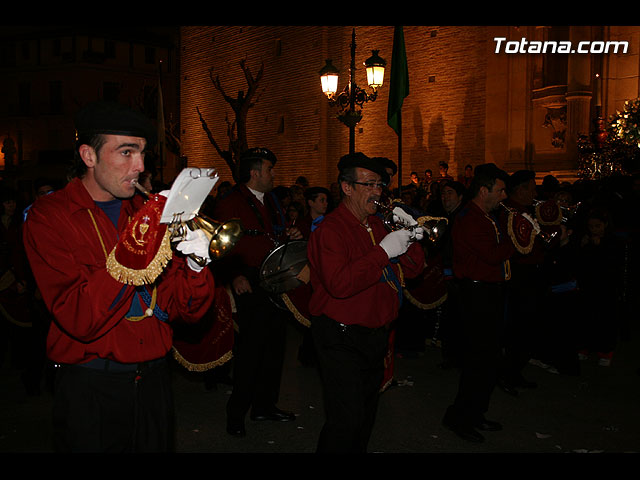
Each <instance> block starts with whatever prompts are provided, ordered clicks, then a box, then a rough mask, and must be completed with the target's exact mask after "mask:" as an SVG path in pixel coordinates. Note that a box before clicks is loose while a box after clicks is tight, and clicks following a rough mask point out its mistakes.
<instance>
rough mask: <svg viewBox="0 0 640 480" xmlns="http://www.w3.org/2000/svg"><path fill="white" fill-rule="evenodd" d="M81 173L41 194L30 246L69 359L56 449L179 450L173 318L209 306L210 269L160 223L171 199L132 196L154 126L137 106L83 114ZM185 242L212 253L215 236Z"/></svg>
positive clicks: (53, 353) (96, 108) (27, 230)
mask: <svg viewBox="0 0 640 480" xmlns="http://www.w3.org/2000/svg"><path fill="white" fill-rule="evenodd" d="M76 127H77V132H78V138H77V144H76V145H77V151H76V161H77V167H78V171H77V173H76V176H75V178H73V179H72V180H71V181H70V182H69V183H68V184H67V186H66V187H65V188H63V189H61V190H58V191H56V192H54V193H52V194H51V195H47V196H45V197H42V198H40V199H38V200H37V201H36V202H35V203H34V204H33V206H32V207H31V209H30V211H29V213H28V216H27V219H26V222H25V226H24V243H25V248H26V252H27V255H28V258H29V261H30V264H31V268H32V270H33V274H34V277H35V280H36V282H37V284H38V287H39V289H40V291H41V292H42V297H43V299H44V302H45V304H46V306H47V308H48V309H49V310H50V311H51V312H52V314H53V317H54V320H53V322H52V324H51V327H50V330H49V333H48V338H47V356H48V357H49V359H51V360H52V361H53V362H55V363H56V364H58V365H59V368H58V369H57V371H56V379H55V380H56V386H55V397H54V405H53V419H54V431H53V440H54V447H55V449H56V451H63V452H70V451H75V452H77V451H82V452H159V451H171V450H172V448H173V446H172V441H173V430H172V422H173V418H172V417H173V410H172V409H173V407H172V405H173V400H172V394H171V384H170V377H169V373H170V372H169V365H168V364H167V362H166V359H165V357H166V355H167V353H168V352H169V349H170V348H171V343H172V329H171V325H170V324H171V322H172V321H174V320H177V319H181V320H183V321H189V322H194V321H197V320H198V319H200V318H201V317H202V316H203V315H204V314H205V312H206V311H207V309H208V308H209V306H210V305H211V295H210V292H211V291H212V289H213V277H212V275H211V272H210V271H209V269H208V268H203V267H201V266H199V265H196V264H194V263H190V262H189V260H187V259H186V258H185V257H183V256H182V255H181V254H178V253H173V252H172V249H171V246H170V242H169V240H168V233H167V232H166V226H164V225H161V224H160V223H159V218H160V214H161V213H162V205H163V203H164V201H165V200H166V197H164V196H162V195H157V196H154V197H153V198H151V199H149V200H145V199H143V197H141V196H139V195H135V196H134V192H135V191H136V189H135V182H136V180H137V179H138V176H139V174H140V173H141V172H142V171H143V170H144V157H145V152H146V151H147V149H148V148H149V146H150V145H151V144H152V143H153V141H154V137H155V133H154V132H155V128H154V127H153V126H152V124H151V122H149V120H148V119H146V117H144V116H143V115H141V114H139V113H137V112H135V111H132V110H130V109H128V108H125V107H122V106H119V105H114V104H108V103H103V102H97V103H93V104H90V105H88V106H87V107H85V108H83V109H82V110H81V111H80V112H79V114H78V116H77V118H76ZM195 237H196V239H195V240H193V239H192V238H189V239H185V240H184V241H182V242H180V244H179V245H178V248H179V250H182V251H184V252H185V253H191V252H197V253H198V255H201V256H203V257H205V258H208V253H207V252H208V242H206V241H205V242H203V241H201V240H199V239H197V235H196V236H195Z"/></svg>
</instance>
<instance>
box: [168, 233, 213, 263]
mask: <svg viewBox="0 0 640 480" xmlns="http://www.w3.org/2000/svg"><path fill="white" fill-rule="evenodd" d="M185 230H186V231H187V234H186V237H185V239H184V240H182V241H181V242H180V243H178V244H177V245H176V250H178V251H179V252H181V253H183V254H184V255H186V256H187V265H189V268H190V269H191V270H194V271H196V272H199V271H201V270H202V269H203V268H204V267H205V266H206V265H208V264H209V263H210V262H211V257H210V256H209V243H210V242H209V239H208V238H207V236H206V235H205V234H204V232H203V231H202V230H195V231H193V230H190V229H188V228H186V229H185ZM190 254H194V255H196V256H198V257H200V258H202V259H204V261H205V262H204V265H199V264H198V262H196V261H195V260H194V259H193V258H191V257H190V256H189V255H190Z"/></svg>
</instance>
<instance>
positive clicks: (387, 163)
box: [372, 157, 398, 175]
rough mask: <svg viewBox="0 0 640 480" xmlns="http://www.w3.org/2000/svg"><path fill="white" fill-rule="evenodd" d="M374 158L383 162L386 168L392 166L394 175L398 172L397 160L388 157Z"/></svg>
mask: <svg viewBox="0 0 640 480" xmlns="http://www.w3.org/2000/svg"><path fill="white" fill-rule="evenodd" d="M372 160H376V161H378V162H381V163H382V165H383V166H384V168H390V169H391V170H392V171H393V172H392V175H395V174H396V173H397V172H398V166H397V165H396V162H394V161H393V160H391V159H390V158H387V157H373V158H372Z"/></svg>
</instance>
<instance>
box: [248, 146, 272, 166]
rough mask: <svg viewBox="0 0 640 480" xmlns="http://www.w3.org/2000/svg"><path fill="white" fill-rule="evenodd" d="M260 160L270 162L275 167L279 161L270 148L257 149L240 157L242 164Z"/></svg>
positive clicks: (249, 150) (250, 150)
mask: <svg viewBox="0 0 640 480" xmlns="http://www.w3.org/2000/svg"><path fill="white" fill-rule="evenodd" d="M258 158H259V159H262V160H269V161H270V162H271V163H272V164H273V165H275V164H276V162H277V161H278V159H277V158H276V156H275V154H274V153H273V152H272V151H271V150H269V149H268V148H262V147H255V148H250V149H248V150H245V151H244V152H242V154H241V155H240V163H243V162H245V161H247V160H250V159H251V160H253V159H258Z"/></svg>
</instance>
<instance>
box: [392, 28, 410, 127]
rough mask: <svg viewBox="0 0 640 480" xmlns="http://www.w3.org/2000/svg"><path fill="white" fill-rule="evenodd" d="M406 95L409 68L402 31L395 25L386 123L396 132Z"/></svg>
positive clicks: (407, 91)
mask: <svg viewBox="0 0 640 480" xmlns="http://www.w3.org/2000/svg"><path fill="white" fill-rule="evenodd" d="M407 95H409V68H408V66H407V52H406V51H405V49H404V33H403V31H402V27H395V28H394V31H393V53H392V56H391V80H390V82H389V105H388V108H387V123H388V124H389V126H390V127H391V128H393V129H394V130H395V131H396V133H397V134H399V132H400V124H401V118H400V112H401V110H402V103H403V101H404V98H405V97H406V96H407Z"/></svg>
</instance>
